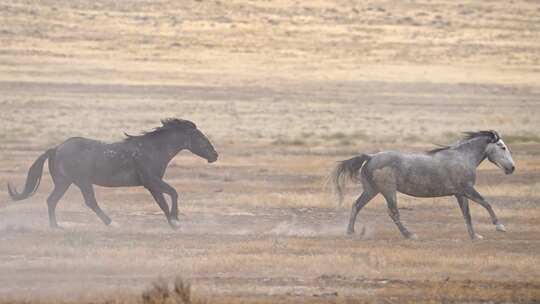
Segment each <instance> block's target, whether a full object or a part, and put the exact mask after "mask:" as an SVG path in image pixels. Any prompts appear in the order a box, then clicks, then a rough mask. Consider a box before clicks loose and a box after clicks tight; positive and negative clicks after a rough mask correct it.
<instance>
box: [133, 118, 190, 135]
mask: <svg viewBox="0 0 540 304" xmlns="http://www.w3.org/2000/svg"><path fill="white" fill-rule="evenodd" d="M173 129H174V130H180V131H186V130H191V129H197V126H196V125H195V123H193V122H192V121H189V120H185V119H178V118H165V119H162V120H161V126H159V127H156V128H154V130H152V131H144V132H142V135H129V134H127V133H125V132H124V135H126V137H127V138H126V139H125V140H132V139H136V138H142V137H152V136H156V135H159V134H161V133H163V132H164V131H168V130H173Z"/></svg>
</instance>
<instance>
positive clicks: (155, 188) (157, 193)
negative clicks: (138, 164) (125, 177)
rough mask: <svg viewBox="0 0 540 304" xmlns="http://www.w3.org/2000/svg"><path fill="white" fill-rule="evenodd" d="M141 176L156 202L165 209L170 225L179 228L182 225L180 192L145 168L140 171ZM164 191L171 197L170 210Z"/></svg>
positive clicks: (143, 183) (142, 181)
mask: <svg viewBox="0 0 540 304" xmlns="http://www.w3.org/2000/svg"><path fill="white" fill-rule="evenodd" d="M139 176H140V180H141V183H142V185H143V186H144V187H145V188H146V189H148V190H149V191H150V193H151V194H152V196H153V197H154V200H155V201H156V203H157V204H158V205H159V207H160V208H161V210H163V213H164V214H165V217H166V218H167V222H168V223H169V225H170V226H171V227H172V228H173V229H178V228H179V227H180V221H179V220H178V193H177V192H176V190H175V189H174V188H173V187H171V186H170V185H169V184H167V183H165V182H164V181H163V180H162V179H161V178H159V177H157V176H154V175H151V174H149V173H147V172H146V171H144V170H141V172H139ZM163 193H166V194H168V195H169V196H170V197H171V209H170V211H169V206H168V205H167V201H166V200H165V197H164V196H163Z"/></svg>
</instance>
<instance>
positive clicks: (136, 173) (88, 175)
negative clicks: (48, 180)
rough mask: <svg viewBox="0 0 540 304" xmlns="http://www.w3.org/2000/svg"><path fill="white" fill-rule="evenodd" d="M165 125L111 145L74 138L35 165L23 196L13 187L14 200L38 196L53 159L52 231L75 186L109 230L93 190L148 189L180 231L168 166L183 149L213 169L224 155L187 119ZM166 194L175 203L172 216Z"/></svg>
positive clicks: (38, 160) (49, 200) (170, 222)
mask: <svg viewBox="0 0 540 304" xmlns="http://www.w3.org/2000/svg"><path fill="white" fill-rule="evenodd" d="M161 122H162V126H160V127H157V128H156V129H154V130H153V131H151V132H146V133H144V134H143V135H140V136H131V135H128V134H126V136H127V139H125V140H123V141H120V142H115V143H110V144H109V143H104V142H101V141H97V140H93V139H88V138H82V137H72V138H69V139H67V140H66V141H64V142H63V143H62V144H60V145H58V146H57V147H55V148H52V149H49V150H47V151H46V152H45V153H43V154H42V155H41V156H40V157H39V158H38V159H37V160H36V161H35V162H34V164H33V165H32V166H31V167H30V169H29V171H28V176H27V178H26V183H25V186H24V189H23V191H22V192H21V193H18V192H17V190H16V189H15V188H14V187H13V186H11V184H9V183H8V192H9V195H10V196H11V198H12V199H13V200H22V199H25V198H28V197H30V196H31V195H32V194H34V192H36V190H37V189H38V186H39V183H40V181H41V175H42V172H43V164H44V162H45V160H46V159H48V160H49V172H50V173H51V177H52V180H53V182H54V190H53V191H52V193H51V194H50V195H49V197H48V198H47V206H48V211H49V223H50V226H51V227H53V228H58V227H59V226H58V223H57V222H56V215H55V210H56V205H57V204H58V201H59V200H60V199H61V198H62V196H63V195H64V194H65V193H66V191H67V189H68V188H69V186H70V185H71V184H75V185H76V186H77V187H78V188H79V189H80V190H81V192H82V194H83V197H84V201H85V203H86V205H87V206H88V207H89V208H90V209H92V210H93V211H94V212H95V213H96V214H97V215H98V216H99V218H100V219H101V220H102V221H103V223H105V224H106V225H110V224H111V223H112V221H111V219H110V218H109V217H108V216H107V215H106V214H105V213H104V212H103V210H101V208H100V207H99V206H98V204H97V201H96V198H95V196H94V188H93V185H99V186H104V187H134V186H143V187H145V188H146V189H148V190H149V191H150V193H151V194H152V196H153V197H154V199H155V200H156V202H157V204H158V205H159V207H160V208H161V209H162V210H163V213H164V214H165V217H166V218H167V221H168V222H169V224H170V225H171V227H172V228H178V226H179V224H180V222H179V221H178V204H177V200H178V194H177V192H176V190H175V189H174V188H173V187H172V186H171V185H169V184H167V183H166V182H164V181H163V176H164V175H165V170H166V169H167V165H168V163H169V162H170V161H171V160H172V159H173V157H174V156H175V155H176V154H178V152H180V151H181V150H183V149H187V150H189V151H191V152H192V153H194V154H196V155H198V156H200V157H202V158H205V159H206V160H207V161H208V162H209V163H211V162H214V161H216V160H217V158H218V154H217V152H216V151H215V150H214V147H213V146H212V144H211V143H210V141H209V140H208V138H206V136H205V135H204V134H203V133H202V132H201V131H199V130H198V129H197V126H196V125H195V124H194V123H193V122H191V121H188V120H182V119H166V120H162V121H161ZM164 193H165V194H168V195H169V196H170V197H171V209H170V211H169V207H168V205H167V202H166V200H165V197H164V196H163V194H164Z"/></svg>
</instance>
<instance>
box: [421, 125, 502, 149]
mask: <svg viewBox="0 0 540 304" xmlns="http://www.w3.org/2000/svg"><path fill="white" fill-rule="evenodd" d="M463 134H465V136H463V138H462V139H461V140H459V141H458V142H457V143H455V144H453V145H449V146H440V147H438V148H435V149H432V150H429V151H426V153H427V154H435V153H437V152H441V151H445V150H448V149H452V148H456V147H458V146H460V145H462V144H464V143H466V142H469V141H470V140H473V139H476V138H480V137H487V138H488V139H489V142H491V143H494V142H497V141H498V140H499V139H500V138H501V136H500V135H499V133H497V131H494V130H483V131H476V132H463Z"/></svg>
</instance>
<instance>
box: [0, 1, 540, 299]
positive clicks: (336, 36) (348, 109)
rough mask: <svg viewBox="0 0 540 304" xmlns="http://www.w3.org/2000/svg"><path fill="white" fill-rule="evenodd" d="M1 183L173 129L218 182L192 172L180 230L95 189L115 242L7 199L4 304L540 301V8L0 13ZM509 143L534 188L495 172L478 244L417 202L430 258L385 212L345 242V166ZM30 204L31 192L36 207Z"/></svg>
mask: <svg viewBox="0 0 540 304" xmlns="http://www.w3.org/2000/svg"><path fill="white" fill-rule="evenodd" d="M0 6H1V7H0V15H2V18H3V20H5V21H6V22H3V23H2V27H1V28H0V45H1V47H0V92H1V94H0V121H1V122H0V125H1V126H2V132H1V133H0V141H1V145H0V184H2V185H5V184H6V182H7V181H12V182H15V183H16V184H17V185H21V184H22V183H23V182H24V178H25V174H26V172H27V169H28V168H29V166H30V165H31V163H32V162H33V161H34V160H35V158H37V156H38V155H39V154H40V153H41V152H42V151H44V150H45V149H47V148H48V147H51V146H54V145H57V144H58V143H60V142H62V141H63V140H64V139H66V138H67V137H70V136H86V137H91V138H99V139H102V140H107V141H115V140H120V139H122V136H123V135H122V132H123V131H126V132H128V133H137V132H139V131H141V130H149V129H151V128H153V127H155V126H156V125H157V123H158V122H159V119H160V118H164V117H171V116H174V117H183V118H188V119H191V120H193V121H195V122H196V123H197V125H198V126H199V128H200V129H201V130H203V131H204V132H205V133H206V134H208V135H209V137H210V138H211V139H212V141H213V142H214V143H215V146H216V149H217V150H218V152H220V159H219V161H218V162H217V163H215V164H211V165H209V164H207V163H206V161H204V160H202V159H199V158H197V157H196V156H194V155H192V154H189V153H187V152H182V153H181V154H180V155H179V156H178V157H176V158H175V159H174V160H173V162H172V163H171V165H170V166H169V169H168V171H167V175H166V180H167V181H168V182H170V183H171V184H172V185H173V186H174V187H175V188H176V189H177V190H178V192H179V193H180V197H181V208H180V211H181V213H182V215H181V222H182V227H181V229H180V230H179V231H172V230H171V229H170V228H169V227H168V225H167V223H166V221H165V219H164V216H163V215H162V213H161V212H160V210H159V208H158V206H157V205H156V204H155V203H154V202H153V200H152V198H151V196H150V194H149V193H146V192H145V190H144V189H142V188H141V189H139V188H116V189H106V188H96V192H97V197H98V201H99V203H100V205H101V206H102V208H103V209H104V210H105V211H106V212H107V213H108V214H109V215H110V216H111V217H112V218H113V220H114V221H115V222H116V223H118V224H119V226H120V227H114V228H107V227H105V226H103V225H102V224H101V222H100V221H99V219H98V218H97V217H96V216H95V215H94V214H93V213H92V212H91V211H90V210H89V209H88V208H86V207H85V206H84V204H83V201H82V198H81V195H80V193H79V192H78V191H77V190H76V189H75V188H73V189H70V190H69V191H68V193H67V195H66V196H65V197H64V199H63V200H62V201H61V202H60V204H59V207H58V211H57V216H58V218H59V222H60V224H61V225H63V226H64V228H65V229H64V230H62V231H54V230H50V229H49V228H48V224H47V216H46V212H47V211H46V204H45V199H46V197H47V195H48V193H49V191H50V190H51V181H50V177H49V175H48V171H47V168H45V174H44V178H43V181H42V184H41V186H40V189H39V191H38V192H37V193H36V194H35V195H34V196H33V197H32V198H30V199H28V200H26V201H22V202H17V203H14V202H11V201H10V200H9V199H8V196H7V193H5V192H3V193H2V194H0V300H6V299H16V300H25V299H27V300H31V301H33V300H41V301H47V300H48V299H51V301H53V300H57V299H60V300H64V301H76V300H84V301H105V300H106V299H123V298H122V297H124V296H125V297H127V299H131V298H130V297H135V298H136V299H139V298H138V295H139V294H140V293H141V292H142V291H143V290H145V289H146V288H148V287H149V286H151V284H152V282H154V281H155V280H156V279H157V278H158V277H164V278H166V279H167V280H168V281H172V280H173V278H174V277H176V276H181V277H183V278H185V279H186V280H189V281H191V283H192V288H193V294H194V297H196V298H197V299H203V300H206V301H209V302H224V303H225V302H228V301H229V302H236V301H240V300H242V301H245V302H347V301H353V300H356V301H361V302H367V303H370V302H385V303H388V302H390V303H394V302H395V303H402V302H422V301H426V302H429V301H435V302H442V301H447V302H466V303H470V302H486V301H495V302H519V301H522V302H532V301H535V300H536V301H538V300H540V281H539V280H538V277H539V275H540V266H539V265H540V256H539V255H538V252H540V228H539V227H538V219H539V218H540V209H539V208H538V204H539V203H540V192H539V191H540V190H539V189H540V184H539V180H540V179H539V178H540V171H539V169H540V153H539V152H538V151H539V149H540V137H539V136H538V129H539V127H540V125H539V122H538V117H540V103H539V102H538V100H540V86H539V85H540V83H539V79H540V73H539V58H540V52H539V47H540V43H539V41H540V39H537V38H539V37H538V36H539V34H538V33H539V32H538V30H539V28H538V27H539V25H538V23H537V22H536V21H537V19H538V16H539V14H540V6H538V4H536V3H535V2H530V1H514V2H513V3H512V4H507V2H505V1H494V2H489V3H479V2H475V1H470V2H467V1H466V2H465V3H461V4H457V3H454V2H452V1H448V2H447V1H439V0H438V1H425V2H424V1H414V2H407V3H403V2H401V1H399V2H398V1H374V2H364V3H360V4H358V3H352V2H349V1H338V2H332V3H329V2H323V1H314V2H310V4H309V5H307V4H302V2H287V1H276V2H266V1H254V2H251V1H250V2H247V1H243V0H242V1H240V0H239V1H228V2H221V1H193V2H187V1H181V2H179V3H176V2H144V1H126V2H114V1H110V2H109V1H103V2H97V3H94V2H82V1H73V2H69V3H64V2H63V1H36V2H33V1H24V2H22V1H21V2H17V1H16V2H9V3H7V2H2V3H0ZM478 129H496V130H498V131H500V132H501V133H502V135H503V138H505V140H506V142H507V143H508V144H509V146H510V147H511V149H512V153H513V155H514V159H515V161H516V164H517V170H516V173H515V174H514V175H511V176H505V175H504V174H503V173H502V172H501V171H500V170H499V169H497V168H496V167H495V166H494V165H491V164H489V163H487V162H486V163H485V164H483V165H482V166H481V168H480V172H479V177H478V189H479V191H480V192H481V193H483V194H484V195H485V196H486V197H487V198H488V199H489V200H490V201H491V202H492V205H493V207H494V209H495V211H496V212H497V214H498V215H499V217H500V218H501V220H502V221H503V223H504V224H505V225H506V227H507V229H508V232H507V233H498V232H496V231H495V229H494V227H493V226H492V225H491V224H490V222H489V219H488V215H487V214H486V212H485V210H483V209H481V208H480V207H478V206H473V207H472V208H473V209H472V213H473V221H474V223H475V226H476V229H477V230H478V232H479V233H480V234H482V235H484V237H485V240H483V241H480V242H471V241H470V240H469V239H468V236H467V234H466V229H465V224H464V222H463V219H462V217H461V214H460V211H459V208H458V207H457V204H456V202H455V201H454V200H453V199H451V198H436V199H416V198H411V197H407V196H399V198H398V199H399V204H400V207H401V213H402V217H403V219H404V221H405V222H406V223H407V224H408V225H409V227H410V228H411V229H412V230H413V231H415V232H416V233H417V234H418V236H419V237H420V239H419V240H417V241H408V240H404V239H402V238H401V236H400V234H399V232H398V231H397V229H396V227H395V226H394V225H393V223H392V221H391V220H390V218H389V217H388V215H387V213H386V207H385V204H384V201H383V200H382V199H381V198H379V197H378V198H376V199H375V200H374V201H373V202H371V203H370V204H369V205H368V206H367V207H366V208H365V209H364V210H362V212H361V213H360V216H359V219H358V222H357V231H358V233H357V234H356V235H355V236H353V237H346V236H345V229H346V223H347V220H348V216H349V209H350V203H351V202H352V201H353V199H354V198H355V196H356V195H358V192H359V189H358V188H356V187H351V188H350V189H349V194H348V196H347V198H346V204H344V205H343V206H338V205H337V204H336V203H335V201H334V198H333V196H332V195H331V193H330V192H329V190H328V189H327V188H325V179H326V176H327V175H328V173H329V172H330V170H331V169H332V167H333V165H334V164H335V162H336V161H338V160H341V159H344V158H348V157H350V156H353V155H355V154H357V153H359V152H376V151H380V150H384V149H399V150H407V151H422V150H426V149H428V148H430V147H432V146H433V144H434V143H437V144H447V143H451V142H452V141H455V140H457V139H458V138H459V137H460V132H462V131H467V130H478ZM19 187H20V186H19Z"/></svg>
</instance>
